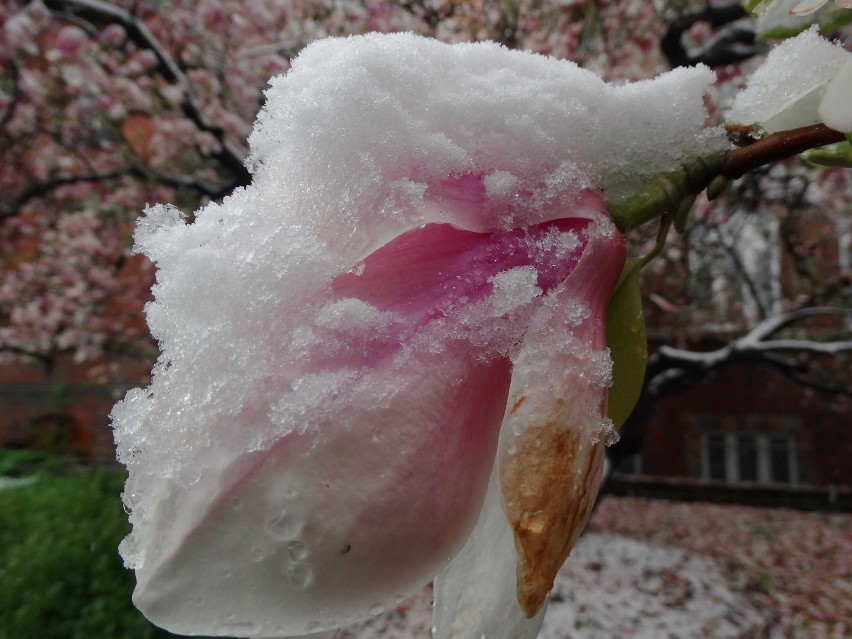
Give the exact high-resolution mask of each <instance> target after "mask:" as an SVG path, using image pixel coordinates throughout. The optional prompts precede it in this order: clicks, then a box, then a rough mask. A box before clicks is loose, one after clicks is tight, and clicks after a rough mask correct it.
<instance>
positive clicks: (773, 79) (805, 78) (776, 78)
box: [727, 27, 852, 133]
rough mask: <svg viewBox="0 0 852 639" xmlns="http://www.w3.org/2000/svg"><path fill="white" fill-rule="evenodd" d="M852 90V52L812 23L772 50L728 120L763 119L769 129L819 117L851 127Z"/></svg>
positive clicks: (839, 126)
mask: <svg viewBox="0 0 852 639" xmlns="http://www.w3.org/2000/svg"><path fill="white" fill-rule="evenodd" d="M850 92H852V53H850V52H849V51H847V50H845V49H844V48H843V47H842V46H841V45H840V44H833V43H831V42H829V41H828V40H826V39H824V38H822V37H820V36H819V34H818V32H817V28H816V27H811V28H810V29H808V30H807V31H804V32H803V33H801V34H799V35H798V36H796V37H795V38H790V39H788V40H785V41H784V42H782V43H781V44H779V45H778V46H777V47H775V48H774V49H773V50H772V51H771V52H770V53H769V56H767V59H766V62H765V63H764V64H763V65H762V66H761V67H760V68H759V69H758V70H757V71H756V72H755V73H754V74H753V75H752V77H751V78H750V79H749V83H748V85H747V86H746V88H745V89H743V90H742V91H741V92H740V93H739V94H738V95H737V97H736V99H735V100H734V103H733V105H732V106H731V110H730V111H729V112H728V114H727V119H728V121H730V122H737V123H740V124H760V125H761V127H762V128H763V129H764V130H765V131H766V132H767V133H774V132H776V131H783V130H787V129H794V128H797V127H802V126H808V125H810V124H817V123H819V122H823V123H824V124H825V125H826V126H828V127H831V128H833V129H836V130H838V131H850V130H852V116H850V109H849V96H850Z"/></svg>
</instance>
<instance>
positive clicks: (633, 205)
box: [606, 151, 726, 233]
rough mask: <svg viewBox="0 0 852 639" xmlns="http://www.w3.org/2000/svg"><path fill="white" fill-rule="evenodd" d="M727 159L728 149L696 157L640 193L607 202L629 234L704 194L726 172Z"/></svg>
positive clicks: (612, 213)
mask: <svg viewBox="0 0 852 639" xmlns="http://www.w3.org/2000/svg"><path fill="white" fill-rule="evenodd" d="M725 158H726V153H725V152H724V151H721V152H719V153H715V154H713V155H707V156H705V157H703V158H702V157H699V158H693V159H691V160H689V161H687V162H685V163H684V164H683V165H681V166H680V168H678V169H676V170H674V171H671V172H669V173H663V174H661V175H659V176H657V178H655V179H654V181H653V182H651V184H649V185H648V186H647V187H645V188H644V189H642V190H641V191H639V192H638V193H635V194H633V195H631V196H629V197H626V198H622V199H620V200H612V201H609V202H607V203H606V207H607V209H608V210H609V213H610V216H611V217H612V220H613V222H615V225H616V226H617V227H618V229H619V230H620V231H621V232H622V233H627V232H628V231H632V230H633V229H635V228H638V227H640V226H642V225H643V224H645V223H646V222H650V221H651V220H654V219H656V218H658V217H660V216H662V215H666V214H671V215H674V214H675V213H676V212H677V210H678V208H679V207H680V205H681V203H682V202H683V201H684V200H686V199H688V198H690V197H694V196H695V195H696V194H698V193H701V191H703V190H704V189H706V188H707V186H708V185H709V184H710V182H711V181H712V180H713V178H715V177H716V176H717V175H720V174H721V173H722V168H723V166H724V163H725Z"/></svg>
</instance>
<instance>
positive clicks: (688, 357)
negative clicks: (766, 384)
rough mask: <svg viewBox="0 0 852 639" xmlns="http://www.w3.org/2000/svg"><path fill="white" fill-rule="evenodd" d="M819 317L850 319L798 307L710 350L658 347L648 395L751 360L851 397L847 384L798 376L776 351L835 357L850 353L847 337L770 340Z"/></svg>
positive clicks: (796, 366) (848, 313)
mask: <svg viewBox="0 0 852 639" xmlns="http://www.w3.org/2000/svg"><path fill="white" fill-rule="evenodd" d="M820 316H822V317H852V310H850V309H843V308H834V307H812V308H802V309H798V310H796V311H793V312H790V313H787V314H785V315H780V316H776V317H771V318H769V319H766V320H764V321H763V322H761V323H759V324H758V325H757V326H755V327H754V328H753V329H752V330H751V331H749V332H748V333H746V334H745V335H743V336H742V337H740V338H738V339H735V340H733V341H732V342H731V343H729V344H728V345H726V346H724V347H722V348H719V349H716V350H713V351H706V352H698V351H688V350H683V349H678V348H672V347H670V346H662V347H660V349H659V350H658V351H657V352H656V353H655V354H654V355H653V356H651V358H650V359H649V361H648V373H649V375H648V384H647V393H648V394H650V395H651V396H653V397H659V396H661V395H665V394H668V393H669V392H672V390H676V389H682V388H683V387H684V384H685V385H687V386H691V385H692V384H693V383H695V382H696V381H698V379H700V378H702V377H704V376H705V375H707V374H708V373H709V372H710V371H712V370H714V369H718V368H721V367H722V366H727V365H728V364H733V363H735V362H752V363H766V364H770V365H772V366H775V367H776V368H778V369H779V370H781V371H782V372H784V373H785V374H788V375H790V376H792V377H794V378H795V379H796V380H797V381H799V382H800V383H803V384H805V385H808V386H812V387H814V388H817V389H819V390H823V391H826V392H833V393H838V394H845V395H852V388H850V387H849V386H848V385H847V386H843V385H842V384H838V385H826V384H825V383H823V382H819V381H817V380H809V378H807V377H804V376H803V375H802V364H801V362H799V361H796V360H793V359H789V358H784V357H782V356H781V353H794V354H795V355H798V356H802V355H805V356H819V355H828V356H836V355H841V354H843V353H850V352H852V339H847V340H832V341H825V342H822V341H817V340H813V339H786V338H778V339H772V338H773V337H774V336H776V335H777V334H778V333H779V332H780V331H781V330H782V329H784V328H787V327H789V326H791V325H792V324H794V323H796V322H798V321H800V320H802V319H805V318H813V317H820Z"/></svg>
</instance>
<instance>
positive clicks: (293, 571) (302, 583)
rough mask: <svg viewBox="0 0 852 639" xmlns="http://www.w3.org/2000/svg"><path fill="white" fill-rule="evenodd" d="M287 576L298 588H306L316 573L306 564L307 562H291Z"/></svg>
mask: <svg viewBox="0 0 852 639" xmlns="http://www.w3.org/2000/svg"><path fill="white" fill-rule="evenodd" d="M287 576H288V577H289V578H290V582H291V583H292V584H293V585H294V586H296V588H299V589H300V590H304V589H305V588H307V587H308V586H310V585H311V581H312V580H313V577H314V573H313V571H312V570H311V568H310V566H306V565H305V564H291V565H290V566H289V567H288V568H287Z"/></svg>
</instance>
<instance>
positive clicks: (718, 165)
mask: <svg viewBox="0 0 852 639" xmlns="http://www.w3.org/2000/svg"><path fill="white" fill-rule="evenodd" d="M844 139H846V136H845V135H844V134H843V133H839V132H838V131H834V130H832V129H829V128H828V127H827V126H825V125H824V124H815V125H813V126H806V127H802V128H800V129H792V130H790V131H779V132H778V133H773V134H772V135H768V136H766V137H765V138H763V139H762V140H758V141H757V142H754V143H753V144H750V145H748V146H744V147H742V148H737V149H732V150H730V151H722V152H719V153H715V154H712V155H707V156H705V157H699V158H693V159H691V160H688V161H687V162H685V163H684V164H683V165H682V166H681V167H680V168H678V169H676V170H674V171H671V172H669V173H664V174H661V175H659V176H657V177H656V178H655V179H654V180H653V181H652V182H651V183H650V184H649V185H648V186H646V187H645V188H643V189H642V190H641V191H639V192H638V193H634V194H633V195H631V196H629V197H626V198H622V199H620V200H611V201H608V202H607V203H606V206H607V209H608V210H609V212H610V215H611V217H612V220H613V222H615V225H616V226H617V227H618V229H619V230H620V231H621V232H622V233H627V232H628V231H632V230H633V229H635V228H637V227H639V226H642V225H643V224H645V223H646V222H650V221H651V220H654V219H656V218H658V217H661V216H663V215H674V214H675V213H677V211H678V208H679V207H680V206H681V204H682V203H683V202H684V201H686V200H688V199H689V198H691V197H695V196H696V195H698V194H699V193H701V191H703V190H704V189H706V188H707V186H708V185H709V184H710V182H712V181H713V179H714V178H716V177H718V176H720V175H721V176H724V177H726V178H729V179H737V178H740V177H742V176H743V175H745V174H746V173H748V172H749V171H753V170H754V169H756V168H759V167H761V166H765V165H767V164H771V163H772V162H778V161H780V160H784V159H786V158H789V157H791V156H793V155H798V154H799V153H802V152H803V151H807V150H808V149H813V148H816V147H820V146H825V145H826V144H832V143H835V142H841V141H843V140H844ZM679 222H682V220H679Z"/></svg>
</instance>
